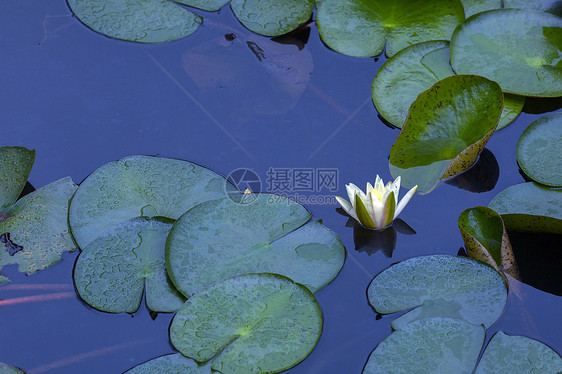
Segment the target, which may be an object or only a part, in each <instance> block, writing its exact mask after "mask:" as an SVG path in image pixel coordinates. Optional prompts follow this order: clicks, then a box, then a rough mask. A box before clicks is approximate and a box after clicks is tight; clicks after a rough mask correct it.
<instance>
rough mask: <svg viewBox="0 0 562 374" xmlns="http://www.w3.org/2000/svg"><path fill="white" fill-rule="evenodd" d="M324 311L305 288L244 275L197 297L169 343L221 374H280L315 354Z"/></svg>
mask: <svg viewBox="0 0 562 374" xmlns="http://www.w3.org/2000/svg"><path fill="white" fill-rule="evenodd" d="M321 332H322V311H321V310H320V306H319V305H318V303H317V301H316V299H315V297H314V295H313V294H312V293H311V292H310V291H309V290H308V289H307V288H306V287H304V286H302V285H299V284H297V283H293V281H291V280H290V279H288V278H285V277H283V276H280V275H277V274H264V273H262V274H246V275H242V276H239V277H234V278H231V279H227V280H225V281H222V282H219V283H216V284H214V285H212V286H210V287H209V288H207V289H205V290H203V291H201V292H199V293H196V294H195V295H193V296H192V297H191V298H190V299H189V300H187V302H186V303H185V305H184V307H183V308H182V309H180V310H179V312H178V313H177V314H176V315H175V317H174V319H173V320H172V324H171V326H170V339H171V341H172V344H173V345H174V347H176V348H177V349H178V350H179V351H180V352H181V353H182V354H183V355H184V356H187V357H191V358H193V359H195V360H197V361H199V362H206V361H209V360H211V359H213V361H212V363H211V367H212V368H213V369H215V370H218V371H220V372H221V373H223V374H230V373H253V372H260V373H277V372H280V371H283V370H287V369H289V368H291V367H293V366H295V365H296V364H298V363H299V362H300V361H302V360H304V359H305V358H306V356H308V354H309V353H310V352H311V351H312V349H314V346H315V345H316V343H317V341H318V339H319V338H320V334H321Z"/></svg>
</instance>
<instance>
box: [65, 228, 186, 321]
mask: <svg viewBox="0 0 562 374" xmlns="http://www.w3.org/2000/svg"><path fill="white" fill-rule="evenodd" d="M171 227H172V222H171V221H170V220H168V219H162V218H145V217H139V218H135V219H132V220H130V221H127V222H125V223H123V224H121V225H119V226H117V227H114V228H112V229H111V230H110V231H108V232H106V233H105V234H104V235H103V236H100V237H99V238H97V239H96V240H94V241H93V242H91V243H90V244H88V245H87V246H86V247H85V248H84V250H83V252H82V253H81V254H80V256H79V257H78V260H77V261H76V266H75V268H74V284H75V285H76V290H77V291H78V294H79V295H80V297H81V298H82V299H83V300H84V301H85V302H86V303H88V304H89V305H91V306H92V307H94V308H96V309H99V310H102V311H105V312H111V313H124V312H127V313H132V312H135V311H136V310H137V309H138V308H139V305H140V302H141V300H142V296H143V290H144V289H145V286H146V305H147V307H148V308H149V309H150V310H153V311H155V312H175V311H176V310H178V309H179V308H181V307H182V305H183V303H184V301H185V299H184V298H183V296H182V295H181V294H180V293H179V292H178V291H177V290H176V289H175V287H174V286H173V285H172V283H171V282H170V280H169V278H168V276H167V274H166V266H165V264H164V248H165V243H166V238H167V237H168V232H169V231H170V228H171Z"/></svg>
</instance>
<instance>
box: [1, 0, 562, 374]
mask: <svg viewBox="0 0 562 374" xmlns="http://www.w3.org/2000/svg"><path fill="white" fill-rule="evenodd" d="M201 14H204V16H205V17H206V24H204V25H203V27H201V28H200V29H199V30H198V31H197V32H196V33H195V34H194V35H192V36H191V37H188V38H186V39H183V40H179V41H175V42H171V43H166V44H160V45H139V44H134V43H127V42H122V41H117V40H113V39H109V38H107V37H104V36H102V35H100V34H97V33H95V32H93V31H91V30H90V29H88V28H86V27H84V26H83V25H82V24H81V23H80V22H79V21H78V20H77V19H75V18H73V17H72V16H71V13H70V11H69V10H68V8H67V6H66V3H65V2H64V1H62V0H50V1H30V0H17V1H16V0H3V1H2V3H1V4H0V35H2V38H1V39H0V51H1V58H0V69H1V72H2V74H1V75H0V87H1V91H0V95H1V96H0V128H1V130H2V131H1V132H0V133H1V134H2V140H1V145H22V146H26V147H28V148H34V149H36V151H37V158H36V162H35V166H34V168H33V171H32V173H31V176H30V182H31V183H32V184H33V185H34V186H35V187H36V188H38V187H41V186H43V185H45V184H47V183H50V182H52V181H54V180H57V179H59V178H62V177H65V176H71V177H72V178H73V180H74V181H75V182H77V183H78V182H80V181H81V180H82V179H84V178H85V177H86V176H87V175H88V174H89V173H90V172H92V171H93V170H95V169H96V168H98V167H99V166H101V165H103V164H105V163H106V162H109V161H113V160H116V159H119V158H122V157H124V156H127V155H132V154H149V155H160V156H164V157H174V158H180V159H186V160H190V161H194V162H197V163H199V164H202V165H204V166H207V167H209V168H211V169H213V170H215V171H217V172H219V173H221V174H222V175H225V176H226V175H228V174H229V173H230V172H231V171H233V170H235V169H237V168H250V169H252V170H254V171H255V172H256V173H257V174H258V175H259V176H260V177H261V180H262V185H263V190H265V189H267V187H268V186H267V171H268V170H269V169H270V168H276V169H287V168H303V169H306V168H332V169H337V170H338V171H339V175H338V176H339V183H338V185H337V187H338V192H337V193H338V194H339V195H345V188H344V184H345V183H348V182H354V183H356V184H359V185H360V186H362V187H363V185H364V183H365V182H367V181H369V180H371V181H372V180H374V177H375V175H376V174H380V175H381V176H382V177H383V178H384V179H385V180H387V179H389V178H390V173H389V170H388V160H387V157H388V154H389V150H390V147H391V145H392V143H393V141H394V139H395V138H396V137H397V135H398V130H396V129H392V128H389V127H387V126H385V125H384V124H383V123H382V122H381V120H380V119H379V118H378V117H377V112H376V110H375V108H374V107H373V105H372V103H371V101H370V87H371V82H372V79H373V77H374V75H375V73H376V71H377V70H378V69H379V68H380V66H381V65H382V63H383V62H384V60H385V59H384V58H379V59H378V61H375V60H374V59H371V58H352V57H347V56H343V55H340V54H338V53H336V52H333V51H331V50H329V49H328V48H326V47H325V46H324V45H323V44H322V42H321V41H320V39H319V36H318V33H317V31H316V30H315V29H314V26H313V30H312V32H311V34H310V38H309V41H308V43H307V44H306V47H305V48H304V49H302V50H301V51H299V52H297V51H298V49H297V47H295V46H291V45H285V46H281V45H274V43H272V42H270V41H268V40H267V39H266V38H262V37H259V36H256V35H253V34H251V33H250V32H249V31H247V30H246V29H244V28H243V27H242V26H241V25H240V24H239V23H238V22H237V21H236V19H235V18H234V16H233V15H232V14H231V12H230V10H229V9H228V7H227V8H225V9H223V10H222V11H221V12H220V13H218V14H212V13H209V14H207V13H203V12H201ZM229 33H234V34H235V35H236V39H234V41H233V42H232V43H230V44H229V43H228V41H227V40H226V39H225V34H229ZM248 41H250V42H253V43H256V44H258V45H260V44H261V45H262V46H264V48H263V49H264V50H266V52H267V48H269V51H270V52H268V53H271V54H272V55H275V54H283V53H288V54H291V55H292V56H293V58H294V60H295V61H296V63H295V67H294V69H297V70H296V73H295V70H293V74H297V76H298V78H299V80H300V81H301V84H294V83H290V80H289V78H287V76H286V75H284V74H282V73H280V72H279V71H276V69H277V68H276V67H275V66H274V64H273V65H271V64H270V65H266V64H265V63H264V62H263V61H261V62H260V61H259V60H258V59H257V58H256V56H255V55H254V54H253V53H252V51H251V50H250V49H249V48H248V43H247V42H248ZM265 46H267V48H266V47H265ZM271 54H270V55H271ZM194 56H199V57H200V58H201V59H202V62H201V64H200V65H198V66H193V65H192V62H193V61H194V60H195V57H194ZM275 61H276V60H275V59H273V62H275ZM268 62H270V61H268ZM217 63H221V65H220V68H217V69H216V71H214V72H213V73H212V74H208V75H205V74H203V73H202V72H205V71H206V70H205V69H202V68H201V67H202V66H203V67H204V66H206V64H207V66H216V64H217ZM213 64H215V65H213ZM303 66H304V68H303ZM201 69H202V70H201ZM279 69H281V68H279ZM299 69H300V70H299ZM281 70H282V69H281ZM190 73H191V75H190ZM288 81H289V83H287V82H288ZM540 116H541V115H540V114H523V115H521V116H520V118H519V119H518V120H517V121H516V122H515V123H513V124H512V125H510V126H508V127H507V128H505V129H503V130H501V131H499V132H498V133H496V134H494V136H493V137H492V139H491V140H490V142H489V143H488V146H487V148H488V149H489V150H490V151H491V152H492V153H493V155H494V156H495V158H496V159H497V162H498V164H499V168H500V173H499V179H498V181H497V184H496V186H495V188H494V189H493V190H491V191H488V192H482V193H472V192H468V191H466V190H462V189H459V188H457V187H454V186H452V185H448V184H440V185H439V187H438V188H437V189H436V190H434V191H433V192H431V193H430V194H428V195H424V196H421V195H416V196H415V197H414V199H413V200H412V201H411V203H410V204H409V206H408V207H407V208H406V210H405V211H404V212H403V214H402V215H401V218H402V219H403V220H404V221H405V222H406V223H407V224H408V225H409V226H410V227H411V228H412V229H413V230H415V232H416V234H415V235H405V234H400V233H398V234H397V240H396V249H395V250H394V251H393V253H392V257H391V258H388V257H387V256H386V255H385V253H384V252H383V251H378V252H375V253H373V254H371V255H369V254H368V253H367V252H357V251H355V247H354V242H353V229H352V228H350V227H346V226H345V224H346V221H347V219H346V217H344V216H342V215H340V214H338V213H337V212H336V210H335V208H336V205H333V204H329V205H318V204H307V208H308V209H309V210H310V211H311V212H312V213H313V214H314V217H315V218H316V219H319V218H321V219H323V221H324V224H325V225H327V226H328V227H330V228H331V229H333V230H335V231H336V232H337V233H338V234H339V236H340V238H341V240H342V241H343V243H344V245H345V246H346V248H347V251H348V257H347V260H346V263H345V266H344V267H343V269H342V271H341V273H340V274H339V276H338V277H337V278H336V279H335V280H334V282H332V284H330V285H329V286H327V287H326V288H324V289H323V290H321V291H320V292H318V293H317V294H316V296H317V298H318V301H319V303H320V305H321V307H322V310H323V314H324V332H323V335H322V337H321V339H320V342H319V343H318V345H317V346H316V348H315V350H314V351H313V352H312V354H311V355H310V356H309V357H308V358H307V359H306V360H305V361H304V362H302V363H301V364H299V365H298V366H296V367H295V368H293V369H291V370H289V371H288V372H290V373H307V374H309V373H359V372H360V371H361V370H362V367H363V365H364V364H365V362H366V360H367V357H368V355H369V353H370V352H371V351H372V350H373V349H374V348H375V346H376V345H377V344H378V343H379V342H380V341H381V340H382V339H384V338H385V337H386V336H388V335H389V334H390V332H391V328H390V325H389V322H390V321H391V320H392V319H393V318H394V316H384V317H382V318H380V319H377V318H376V313H375V312H374V311H373V310H372V308H371V307H370V306H369V304H368V302H367V297H366V289H367V286H368V284H369V282H370V281H371V279H372V278H373V277H374V275H376V274H377V273H379V272H380V271H382V270H383V269H385V268H386V267H388V266H389V265H391V264H392V263H395V262H398V261H401V260H404V259H407V258H410V257H413V256H419V255H424V254H436V253H443V254H457V252H458V250H459V248H460V247H462V246H463V242H462V238H461V236H460V233H459V231H458V227H457V218H458V216H459V214H460V213H461V212H462V211H463V210H464V209H466V208H470V207H474V206H478V205H488V203H489V201H490V200H491V199H492V198H493V197H494V196H495V195H496V194H497V193H498V192H500V191H502V190H503V189H505V188H507V187H508V186H511V185H513V184H517V183H521V182H523V181H524V179H523V177H522V176H521V175H520V174H519V171H518V167H517V163H516V159H515V146H516V143H517V139H518V138H519V135H520V134H521V133H522V131H523V130H524V129H525V127H526V126H527V125H528V124H529V123H531V122H532V121H533V120H535V119H536V118H539V117H540ZM291 193H294V191H293V192H291ZM318 193H320V194H322V195H331V194H332V192H329V191H322V192H318ZM318 193H316V194H318ZM402 193H405V191H402ZM301 194H303V195H304V196H310V195H311V194H313V193H307V192H302V193H301ZM529 250H533V248H529ZM537 250H538V249H537ZM76 256H77V254H76V253H73V254H66V255H64V257H63V260H62V261H61V262H59V263H57V264H55V265H54V266H52V267H51V268H50V269H47V270H45V271H42V272H39V273H36V274H34V275H31V276H24V275H21V274H19V273H18V272H17V270H16V269H15V268H14V267H7V268H6V269H4V271H3V274H4V275H6V276H8V277H9V278H11V279H12V281H13V282H12V284H11V285H9V286H4V287H0V299H9V298H20V297H27V296H32V295H41V294H52V293H57V294H62V298H59V299H54V300H49V301H37V302H21V303H17V304H13V305H8V306H2V307H0V334H1V338H0V362H6V363H9V364H10V365H14V366H18V367H21V368H22V369H24V370H26V371H27V372H28V373H42V372H46V373H77V372H80V373H86V372H87V373H98V372H103V373H119V372H122V371H125V370H127V369H129V368H131V367H132V366H135V365H137V364H139V363H141V362H144V361H147V360H149V359H152V358H154V357H157V356H159V355H163V354H167V353H172V352H174V350H173V348H172V347H171V345H170V343H169V339H168V326H169V323H170V320H171V318H172V315H166V314H161V315H158V316H157V317H156V319H155V320H153V319H152V318H151V316H150V315H149V312H148V311H147V310H146V308H145V307H144V305H143V306H141V308H140V310H139V311H138V312H137V313H135V314H134V315H126V314H123V315H110V314H106V313H101V312H98V311H96V310H93V309H91V308H90V307H88V306H87V305H85V304H84V303H82V302H81V301H80V300H79V299H78V298H76V297H74V296H70V297H69V296H68V295H69V292H73V285H72V268H73V264H74V261H75V259H76ZM30 284H61V285H60V286H56V287H55V288H52V289H47V290H32V291H29V290H22V289H17V287H18V286H20V285H30ZM514 285H515V286H514ZM51 287H54V286H51ZM515 291H517V292H515ZM561 308H562V298H560V297H559V296H554V295H552V294H550V293H546V292H543V291H540V290H538V289H535V288H533V287H531V286H528V285H525V284H518V283H517V282H514V283H513V284H512V288H511V290H510V296H509V301H508V305H507V308H506V311H505V313H504V314H503V316H502V317H501V318H500V320H499V321H498V322H497V323H496V324H495V325H493V326H492V327H491V328H490V329H489V330H488V338H489V337H491V335H492V334H493V332H495V331H497V330H499V329H501V330H503V331H504V332H506V333H508V334H520V335H526V336H530V337H533V338H535V339H538V340H540V341H542V342H544V343H546V344H548V345H550V346H551V347H553V348H554V349H556V350H557V351H558V352H560V351H561V350H562V339H561V338H560V326H562V314H561V313H560V310H561Z"/></svg>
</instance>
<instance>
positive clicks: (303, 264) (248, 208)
mask: <svg viewBox="0 0 562 374" xmlns="http://www.w3.org/2000/svg"><path fill="white" fill-rule="evenodd" d="M252 195H253V196H254V198H255V200H254V201H253V202H252V203H249V204H243V203H242V204H241V203H236V202H234V201H232V200H230V199H228V198H225V199H221V200H214V201H209V202H206V203H203V204H200V205H198V206H196V207H195V208H193V209H191V210H190V211H188V212H187V213H185V214H184V215H183V216H182V217H181V218H180V219H178V221H177V222H176V223H175V224H174V226H173V227H172V230H171V231H170V235H169V237H168V241H167V242H166V267H167V270H168V274H169V275H170V278H171V279H172V281H173V282H174V284H175V285H176V287H177V288H178V289H179V290H180V291H181V292H182V293H183V294H184V295H185V296H187V297H190V296H191V295H192V294H194V293H196V292H199V291H201V290H203V289H204V288H206V287H207V286H208V285H210V284H212V283H215V282H218V281H222V280H225V279H228V278H230V277H232V276H235V275H239V274H247V273H276V274H282V275H284V276H287V277H289V278H291V279H293V280H294V281H295V282H298V283H301V284H304V285H305V286H307V287H308V288H309V289H310V290H311V291H312V292H316V291H318V290H319V289H320V288H322V287H324V286H325V285H327V284H328V283H330V282H331V281H332V279H334V278H335V277H336V275H337V274H338V272H339V271H340V269H341V267H342V266H343V263H344V260H345V249H344V247H343V245H342V243H341V242H340V240H339V239H338V237H337V235H336V234H335V233H334V232H333V231H332V230H330V229H328V228H327V227H325V226H324V225H322V224H321V223H319V222H310V223H308V224H305V223H306V222H307V221H308V220H309V219H310V216H311V214H310V213H309V212H308V211H307V210H306V209H305V208H304V207H303V206H302V205H300V204H297V203H295V202H292V201H290V200H289V199H287V198H283V197H281V196H277V195H270V194H252Z"/></svg>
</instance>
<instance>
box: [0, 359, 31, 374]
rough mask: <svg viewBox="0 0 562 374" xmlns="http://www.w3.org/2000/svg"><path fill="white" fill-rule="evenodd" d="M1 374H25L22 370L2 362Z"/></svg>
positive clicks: (0, 366)
mask: <svg viewBox="0 0 562 374" xmlns="http://www.w3.org/2000/svg"><path fill="white" fill-rule="evenodd" d="M0 373H2V374H25V372H24V371H23V370H21V369H18V368H15V367H13V366H10V365H7V364H4V363H2V362H0Z"/></svg>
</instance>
